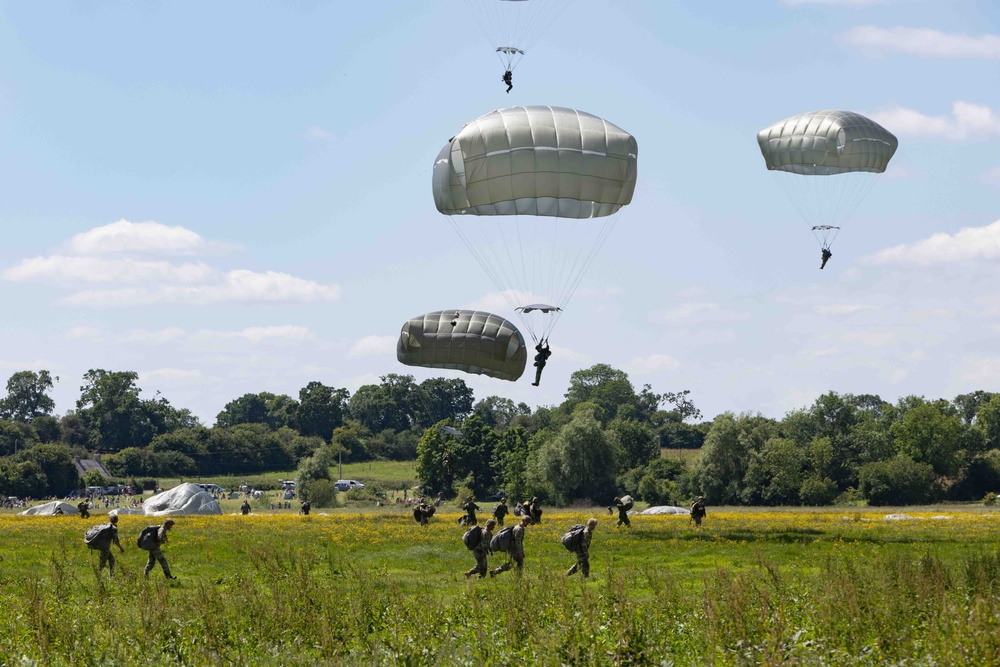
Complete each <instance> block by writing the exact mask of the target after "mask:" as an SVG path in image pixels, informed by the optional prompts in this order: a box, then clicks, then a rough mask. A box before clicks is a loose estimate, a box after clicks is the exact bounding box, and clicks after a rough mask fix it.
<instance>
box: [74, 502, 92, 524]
mask: <svg viewBox="0 0 1000 667" xmlns="http://www.w3.org/2000/svg"><path fill="white" fill-rule="evenodd" d="M76 509H77V511H78V512H80V518H81V519H89V518H90V503H88V502H87V501H86V499H84V500H81V501H80V502H78V503H77V504H76Z"/></svg>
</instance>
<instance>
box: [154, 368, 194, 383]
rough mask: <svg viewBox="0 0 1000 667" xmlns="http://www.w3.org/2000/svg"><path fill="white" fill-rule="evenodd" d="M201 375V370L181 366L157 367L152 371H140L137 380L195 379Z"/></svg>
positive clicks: (175, 380) (168, 380) (167, 380)
mask: <svg viewBox="0 0 1000 667" xmlns="http://www.w3.org/2000/svg"><path fill="white" fill-rule="evenodd" d="M200 377H201V371H200V370H197V369H194V370H186V369H183V368H158V369H156V370H152V371H140V372H139V382H140V383H147V382H177V381H185V380H197V379H198V378H200Z"/></svg>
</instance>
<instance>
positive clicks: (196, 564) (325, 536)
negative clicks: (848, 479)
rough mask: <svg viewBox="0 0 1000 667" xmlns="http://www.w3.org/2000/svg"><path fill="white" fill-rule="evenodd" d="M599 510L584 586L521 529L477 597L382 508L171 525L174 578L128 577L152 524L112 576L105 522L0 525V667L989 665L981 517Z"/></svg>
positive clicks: (562, 555)
mask: <svg viewBox="0 0 1000 667" xmlns="http://www.w3.org/2000/svg"><path fill="white" fill-rule="evenodd" d="M345 474H346V473H345ZM359 476H360V475H359ZM234 502H235V501H234ZM227 509H228V508H227ZM601 511H602V510H600V509H595V510H594V515H595V516H597V517H598V519H599V520H600V525H599V526H598V530H597V533H596V534H595V537H594V541H593V545H592V548H591V567H592V576H591V577H590V579H589V580H584V579H582V578H580V576H579V575H576V577H574V578H567V577H565V576H564V574H563V572H564V571H565V569H566V568H567V567H569V566H570V565H571V564H572V563H573V561H574V558H573V556H572V554H570V553H569V552H567V551H566V550H565V549H563V548H562V546H561V545H560V544H559V539H558V538H559V535H560V534H561V533H562V531H564V530H565V529H566V528H567V527H568V526H569V525H570V524H573V523H577V522H583V521H584V520H585V519H586V518H587V517H588V516H590V513H581V512H579V511H574V512H569V511H566V512H561V511H558V510H552V511H550V512H548V513H547V514H546V515H545V520H544V522H543V524H542V525H539V526H531V527H529V528H528V533H527V537H526V539H525V551H526V554H527V560H526V566H525V571H524V574H523V576H518V575H516V574H515V573H513V572H509V573H504V574H502V575H501V576H499V577H497V578H496V579H491V578H486V579H483V580H466V579H465V578H464V577H463V576H462V572H463V571H464V570H466V569H467V568H469V567H471V566H472V564H473V559H472V558H471V555H470V553H469V552H468V551H467V550H466V549H465V548H464V546H463V545H462V543H461V540H460V536H461V533H462V529H461V528H459V527H458V526H457V525H456V520H457V518H458V516H459V514H458V513H454V512H442V513H439V514H438V515H436V516H435V517H434V518H433V519H432V523H431V525H430V526H428V527H427V528H420V527H419V526H418V525H417V524H415V523H414V522H413V520H412V516H410V515H409V514H408V513H407V512H405V511H403V510H400V509H396V508H394V507H393V508H383V509H379V510H368V511H365V512H355V511H349V510H333V511H330V512H326V513H314V514H313V515H312V516H309V517H303V516H297V515H293V514H291V513H286V514H279V513H265V514H257V515H251V516H248V517H242V516H231V515H224V516H221V517H219V516H212V517H180V518H178V519H177V526H176V528H175V530H174V531H173V532H172V533H171V538H170V542H169V543H168V544H167V545H166V546H165V547H164V553H165V554H166V556H167V558H168V559H169V561H170V564H171V567H172V569H173V572H174V574H175V575H177V576H178V577H179V579H178V580H177V581H167V580H165V579H164V578H163V577H162V574H161V573H160V571H159V569H158V568H157V570H156V571H154V573H153V575H152V576H151V578H150V579H149V580H146V579H144V578H143V577H142V568H143V565H144V564H145V560H146V553H145V552H143V551H141V550H139V549H137V548H136V546H135V538H136V536H137V534H138V532H139V531H140V530H141V528H142V527H143V526H144V525H146V524H148V523H151V522H154V520H152V519H147V518H145V517H133V516H123V517H122V518H121V521H120V526H121V534H122V541H123V544H124V545H125V548H126V552H125V553H124V554H122V555H120V556H119V557H118V571H117V572H116V577H115V578H114V579H113V580H109V579H108V574H107V571H106V570H105V571H104V572H103V573H98V572H96V570H95V568H96V565H97V553H96V552H94V551H90V550H87V549H86V548H85V547H84V546H83V543H82V539H81V538H82V533H83V530H84V528H85V527H86V526H88V525H91V524H93V523H97V522H100V521H101V520H102V519H101V517H99V516H95V517H94V518H93V519H92V520H90V521H83V520H81V519H79V518H74V517H21V516H15V515H9V514H7V515H2V516H0V535H2V536H3V537H4V539H3V540H0V603H2V606H0V608H2V609H4V610H5V611H4V613H3V614H0V665H4V666H7V665H11V666H12V665H23V664H43V665H125V664H129V665H133V664H144V665H145V664H163V665H259V664H264V663H265V662H266V663H270V664H281V665H316V664H338V665H355V664H356V665H383V664H385V665H477V666H478V665H510V664H518V663H520V664H526V665H535V664H540V665H562V664H572V665H598V664H612V665H626V664H635V665H661V664H667V665H705V664H712V665H746V664H805V665H817V664H822V665H884V664H899V665H903V664H906V665H909V664H926V665H931V664H941V665H959V664H961V665H992V664H998V661H1000V553H998V550H997V547H998V538H1000V523H998V522H997V518H998V514H997V513H995V512H991V511H989V510H986V509H983V508H934V509H930V510H928V511H920V512H915V511H913V510H907V514H908V515H910V516H913V517H916V518H914V519H911V520H905V521H886V520H883V518H882V517H883V516H884V515H885V514H886V512H885V511H879V512H874V511H866V512H854V511H851V512H850V513H843V512H837V511H811V512H799V511H747V510H744V511H738V512H737V511H727V510H713V509H710V513H709V517H708V518H707V519H706V523H705V525H704V526H702V527H701V528H700V529H699V528H695V527H693V526H691V525H690V524H689V522H688V520H687V518H685V517H670V516H659V517H634V518H633V525H632V527H631V528H630V529H616V528H614V523H613V520H612V517H609V516H607V515H606V514H601V513H600V512H601ZM940 516H945V517H948V518H935V517H940ZM116 553H117V550H116ZM504 560H505V558H504V557H503V556H494V557H493V558H492V559H491V566H493V565H496V564H499V563H501V562H503V561H504Z"/></svg>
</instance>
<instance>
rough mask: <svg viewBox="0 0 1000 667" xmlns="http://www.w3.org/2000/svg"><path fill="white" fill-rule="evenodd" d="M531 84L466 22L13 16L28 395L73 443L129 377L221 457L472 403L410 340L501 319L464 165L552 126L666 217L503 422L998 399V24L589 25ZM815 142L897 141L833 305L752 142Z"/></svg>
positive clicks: (172, 12) (562, 21)
mask: <svg viewBox="0 0 1000 667" xmlns="http://www.w3.org/2000/svg"><path fill="white" fill-rule="evenodd" d="M476 1H477V0H468V2H473V3H474V2H476ZM483 1H489V0H483ZM532 1H533V2H534V1H537V2H542V1H544V0H532ZM501 74H502V68H501V67H500V65H499V62H498V60H497V59H496V57H495V56H494V54H493V53H492V49H491V48H490V46H489V43H488V42H487V39H486V37H485V36H484V35H483V33H482V32H481V31H480V29H479V27H478V26H477V24H476V22H475V20H474V17H473V15H472V13H470V8H469V7H468V6H467V2H466V1H464V0H434V1H431V0H427V1H422V2H412V1H408V0H400V1H398V2H397V1H393V0H380V2H377V3H327V2H281V3H276V2H266V3H265V2H235V1H234V2H213V3H195V2H169V3H168V2H155V1H152V2H143V3H131V4H125V3H115V2H90V3H74V2H46V3H28V2H25V3H3V4H0V225H2V229H3V232H4V240H5V242H4V243H3V244H2V245H0V301H2V303H3V304H4V308H3V316H2V318H0V342H2V345H0V376H9V375H10V374H12V373H14V372H16V371H19V370H24V369H33V370H41V369H47V370H50V371H51V372H52V373H53V374H54V375H58V376H59V377H60V382H59V383H58V384H57V385H56V388H55V390H54V396H55V398H56V402H57V411H58V412H59V413H64V412H65V411H67V410H71V409H73V408H74V407H75V405H74V402H75V400H76V398H77V397H78V395H79V386H80V384H81V377H82V375H83V374H84V373H85V372H86V371H87V370H88V369H91V368H104V369H108V370H132V371H136V372H138V373H139V374H140V386H141V387H142V389H143V395H144V396H151V395H152V394H153V393H155V392H156V391H160V392H162V394H163V396H165V397H166V398H168V399H169V400H170V401H171V402H172V403H173V404H174V405H176V406H178V407H187V408H190V409H191V410H193V411H194V412H195V414H197V415H198V416H199V417H201V418H202V419H203V420H204V421H205V423H206V424H211V423H213V422H214V419H215V415H216V414H217V413H218V412H219V411H220V410H221V409H222V407H223V406H224V405H225V403H226V402H228V401H230V400H232V399H233V398H236V397H238V396H240V395H242V394H244V393H247V392H260V391H271V392H274V393H289V394H291V395H293V396H294V395H296V394H297V391H298V389H299V388H301V387H303V386H305V385H306V384H307V383H308V382H309V381H312V380H319V381H321V382H324V383H326V384H329V385H333V386H337V387H347V388H348V389H350V390H351V391H354V390H356V389H357V388H358V387H359V386H361V385H362V384H365V383H369V382H377V381H378V377H379V376H381V375H385V374H386V373H390V372H396V373H411V374H413V375H414V376H415V377H416V378H417V379H418V380H422V379H424V378H426V377H432V376H435V375H445V374H447V372H423V371H422V370H421V369H412V368H409V367H405V366H401V365H399V364H398V363H397V362H396V360H395V340H396V337H397V335H398V332H399V328H400V326H401V325H402V323H403V322H404V321H405V320H407V319H408V318H410V317H411V316H414V315H417V314H419V313H423V312H428V311H433V310H440V309H446V308H456V307H476V306H487V305H490V304H497V303H499V302H498V300H497V299H496V295H495V294H494V293H493V292H494V291H495V290H494V288H493V287H492V284H491V283H490V282H489V280H488V279H487V278H486V276H485V275H484V274H483V273H482V271H481V269H480V267H479V266H478V264H476V263H475V261H474V260H473V259H472V258H471V257H470V256H469V255H468V253H467V251H465V249H464V246H462V244H461V241H460V240H459V239H458V237H457V236H456V235H455V233H454V232H453V231H452V229H451V227H450V226H449V224H448V220H447V218H445V217H443V216H441V215H440V214H438V213H437V211H436V209H435V207H434V204H433V200H432V198H431V189H430V180H431V169H432V166H433V161H434V158H435V156H436V155H437V152H438V151H439V150H440V148H441V146H443V145H444V143H445V142H446V141H447V140H448V139H449V137H451V136H453V135H454V134H455V133H456V132H457V131H458V130H459V129H460V128H461V126H462V125H463V124H464V123H466V122H468V121H469V120H472V119H473V118H476V117H477V116H480V115H482V114H484V113H487V112H489V111H492V110H494V109H497V108H502V107H506V106H514V105H522V104H542V105H552V106H564V107H571V108H576V109H581V110H583V111H587V112H589V113H592V114H595V115H598V116H601V117H603V118H606V119H608V120H609V121H611V122H612V123H614V124H616V125H618V126H620V127H622V128H624V129H626V130H628V131H629V132H631V133H632V134H633V135H634V136H635V137H636V139H637V141H638V145H639V177H638V185H637V188H636V193H635V197H634V199H633V202H632V204H631V205H630V206H629V207H627V208H626V209H625V210H624V212H623V213H622V215H621V218H620V220H619V222H618V224H617V227H616V229H615V232H614V234H613V235H612V236H611V238H610V240H609V241H608V243H607V244H606V245H605V246H604V248H603V249H602V251H601V254H600V256H599V257H598V259H597V261H596V263H595V264H594V266H593V267H592V269H591V270H590V271H589V272H588V273H587V275H586V277H585V279H584V282H583V284H582V285H581V287H580V290H579V292H578V293H577V294H576V296H574V298H573V301H572V307H571V308H570V309H568V310H567V312H566V313H565V314H564V315H563V317H562V319H561V321H560V323H559V325H558V327H557V328H556V330H555V332H554V333H553V335H552V347H553V352H554V355H553V357H552V359H551V360H550V362H549V365H548V367H547V368H546V370H545V376H544V378H543V381H542V385H541V387H539V388H537V389H536V388H533V387H531V386H530V385H529V380H528V379H526V378H522V380H521V381H520V382H519V383H517V384H511V383H503V382H497V381H491V380H488V379H485V378H481V377H479V376H474V377H469V376H466V378H467V379H468V381H469V383H470V385H472V386H473V388H474V389H475V391H476V392H477V395H485V394H489V393H497V394H500V395H505V396H509V397H511V398H513V399H515V400H518V401H521V400H523V401H526V402H528V403H529V404H530V405H547V404H557V403H559V402H560V401H561V400H562V397H563V394H564V392H565V390H566V387H567V383H568V378H569V375H570V373H572V372H573V371H575V370H578V369H581V368H586V367H589V366H590V365H592V364H595V363H608V364H611V365H612V366H615V367H616V368H620V369H622V370H625V371H627V372H628V373H629V375H630V377H631V379H632V380H633V382H634V384H635V385H636V387H637V388H639V387H640V386H641V385H642V384H645V383H649V384H651V385H652V386H653V388H654V390H656V391H658V392H663V391H678V390H681V389H690V390H691V392H692V394H691V396H692V399H693V400H694V401H695V404H696V405H697V406H699V407H700V408H701V409H702V410H703V412H704V413H705V416H706V417H709V418H710V417H713V416H715V415H716V414H718V413H719V412H721V411H724V410H733V411H752V412H757V411H759V412H761V413H763V414H765V415H768V416H772V417H781V416H782V415H783V414H784V413H785V412H786V411H788V410H790V409H794V408H799V407H804V406H806V405H808V404H809V403H811V402H812V401H813V400H815V398H816V397H817V396H818V395H820V394H821V393H823V392H826V391H829V390H833V391H837V392H852V393H877V394H880V395H881V396H882V397H883V398H885V399H887V400H890V401H894V400H896V399H897V398H898V397H900V396H904V395H907V394H918V395H925V396H927V397H929V398H936V397H945V398H952V397H954V396H955V395H957V394H959V393H964V392H968V391H972V390H975V389H985V390H990V391H1000V345H998V341H1000V293H998V292H997V290H996V285H997V284H998V277H1000V273H998V268H1000V6H998V5H997V4H996V3H995V2H992V1H990V0H980V1H977V0H950V1H946V0H753V1H752V2H748V1H744V0H719V1H717V2H711V3H707V2H700V1H694V0H691V1H688V2H667V1H665V0H662V1H661V0H655V1H654V0H648V1H640V0H605V1H603V2H602V1H598V0H572V1H571V2H569V3H568V7H567V8H566V9H565V10H564V11H563V12H562V13H561V14H560V16H559V20H558V21H557V22H556V23H554V24H553V25H552V26H551V27H550V28H549V29H548V30H547V31H546V32H545V33H544V34H543V35H542V36H541V38H540V39H539V40H538V41H537V43H536V44H534V45H533V47H532V48H531V49H530V50H529V52H528V53H527V55H526V56H525V57H524V59H523V61H522V62H521V64H520V65H519V66H518V68H517V70H516V72H515V77H514V90H513V91H512V92H511V93H510V94H509V95H508V94H506V93H505V92H504V86H503V85H502V84H501V82H500V81H499V78H500V75H501ZM817 109H847V110H851V111H857V112H860V113H863V114H865V115H868V116H870V117H872V118H874V119H876V120H877V121H879V122H880V123H881V124H882V125H884V126H885V127H886V128H887V129H888V130H889V131H891V132H893V133H894V134H895V135H896V136H897V137H898V138H899V142H900V147H899V150H898V152H897V153H896V156H895V157H894V159H893V161H892V163H891V164H890V167H889V170H888V171H887V172H886V173H885V174H884V175H883V176H882V177H881V178H880V179H879V182H878V184H877V185H876V187H875V188H874V189H873V190H872V192H871V194H870V195H869V196H868V197H867V198H866V199H865V201H864V202H863V204H862V206H861V207H860V208H859V209H858V211H857V212H856V213H855V215H854V216H853V217H852V218H851V219H850V220H849V221H848V222H847V223H846V224H845V225H844V228H843V230H842V232H841V234H840V236H839V237H838V239H837V243H836V245H835V246H834V258H833V259H832V260H831V262H830V264H829V265H828V267H827V268H826V270H824V271H822V272H821V271H819V270H818V264H819V248H818V246H817V244H816V242H815V240H814V239H813V238H812V236H811V234H810V232H809V229H808V225H807V224H806V223H805V222H804V221H803V220H802V219H801V218H800V217H799V216H798V214H797V213H796V211H795V209H794V208H793V207H792V206H791V204H790V203H789V202H788V199H787V198H786V197H785V195H784V193H783V192H782V190H781V188H780V187H779V186H778V184H777V183H776V182H775V180H774V179H773V178H772V176H771V175H770V174H769V173H768V172H767V170H766V169H765V168H764V163H763V160H762V158H761V155H760V152H759V150H758V148H757V144H756V140H755V137H756V133H757V131H758V130H760V129H762V128H764V127H766V126H768V125H771V124H772V123H774V122H776V121H778V120H780V119H782V118H785V117H787V116H791V115H794V114H798V113H803V112H806V111H812V110H817ZM503 308H505V306H500V305H497V306H496V312H498V313H500V314H502V315H505V316H510V313H508V312H505V311H504V310H503Z"/></svg>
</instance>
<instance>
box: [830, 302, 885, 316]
mask: <svg viewBox="0 0 1000 667" xmlns="http://www.w3.org/2000/svg"><path fill="white" fill-rule="evenodd" d="M875 308H876V306H874V305H872V304H870V303H841V304H836V305H832V306H816V312H817V313H819V314H820V315H853V314H854V313H860V312H862V311H865V310H875Z"/></svg>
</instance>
